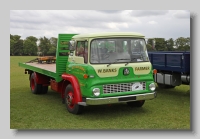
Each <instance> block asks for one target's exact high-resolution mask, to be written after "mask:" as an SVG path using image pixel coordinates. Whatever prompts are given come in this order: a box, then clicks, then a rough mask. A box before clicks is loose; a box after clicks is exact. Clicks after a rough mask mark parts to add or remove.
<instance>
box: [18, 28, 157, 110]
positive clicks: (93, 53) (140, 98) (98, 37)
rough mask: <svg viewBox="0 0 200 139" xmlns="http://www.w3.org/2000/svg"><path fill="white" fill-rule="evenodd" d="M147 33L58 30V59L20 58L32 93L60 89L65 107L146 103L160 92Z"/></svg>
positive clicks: (20, 64)
mask: <svg viewBox="0 0 200 139" xmlns="http://www.w3.org/2000/svg"><path fill="white" fill-rule="evenodd" d="M145 43H146V42H145V36H144V35H142V34H140V33H134V32H108V33H90V34H59V35H58V43H57V49H56V58H55V62H45V61H43V62H41V61H40V62H37V61H35V62H34V61H29V62H27V63H21V62H20V63H19V66H20V67H23V68H25V74H29V81H30V89H31V92H32V93H33V94H46V93H47V92H48V89H49V88H50V89H52V90H54V91H55V92H58V93H60V95H61V98H62V101H63V103H64V104H66V107H67V110H68V111H69V112H70V113H73V114H80V113H81V112H82V111H83V109H84V107H85V106H89V105H103V104H113V103H127V104H128V105H129V106H131V107H141V106H143V104H144V102H145V100H151V99H154V98H156V90H155V89H156V85H155V83H154V79H153V72H154V71H153V69H152V65H151V63H150V61H149V58H148V53H147V48H146V44H145Z"/></svg>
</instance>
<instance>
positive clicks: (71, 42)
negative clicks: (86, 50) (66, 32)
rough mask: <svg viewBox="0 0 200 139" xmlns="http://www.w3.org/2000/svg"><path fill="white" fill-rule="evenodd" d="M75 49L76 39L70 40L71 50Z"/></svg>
mask: <svg viewBox="0 0 200 139" xmlns="http://www.w3.org/2000/svg"><path fill="white" fill-rule="evenodd" d="M75 49H76V47H75V41H69V50H70V51H74V50H75Z"/></svg>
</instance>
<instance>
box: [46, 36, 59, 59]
mask: <svg viewBox="0 0 200 139" xmlns="http://www.w3.org/2000/svg"><path fill="white" fill-rule="evenodd" d="M49 41H50V48H49V51H48V52H47V54H48V55H54V56H55V55H56V48H57V41H58V39H57V38H55V37H51V38H50V39H49Z"/></svg>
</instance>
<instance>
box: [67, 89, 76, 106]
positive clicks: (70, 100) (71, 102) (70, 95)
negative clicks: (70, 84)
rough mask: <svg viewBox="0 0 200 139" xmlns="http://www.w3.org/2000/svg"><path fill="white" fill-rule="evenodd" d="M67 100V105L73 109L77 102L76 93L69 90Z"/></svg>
mask: <svg viewBox="0 0 200 139" xmlns="http://www.w3.org/2000/svg"><path fill="white" fill-rule="evenodd" d="M66 101H67V105H68V107H69V108H70V109H73V108H74V106H75V103H74V94H73V93H72V92H69V93H68V94H67V98H66Z"/></svg>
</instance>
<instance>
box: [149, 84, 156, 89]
mask: <svg viewBox="0 0 200 139" xmlns="http://www.w3.org/2000/svg"><path fill="white" fill-rule="evenodd" d="M149 89H150V90H151V91H154V90H155V89H156V85H155V83H151V84H150V85H149Z"/></svg>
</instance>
